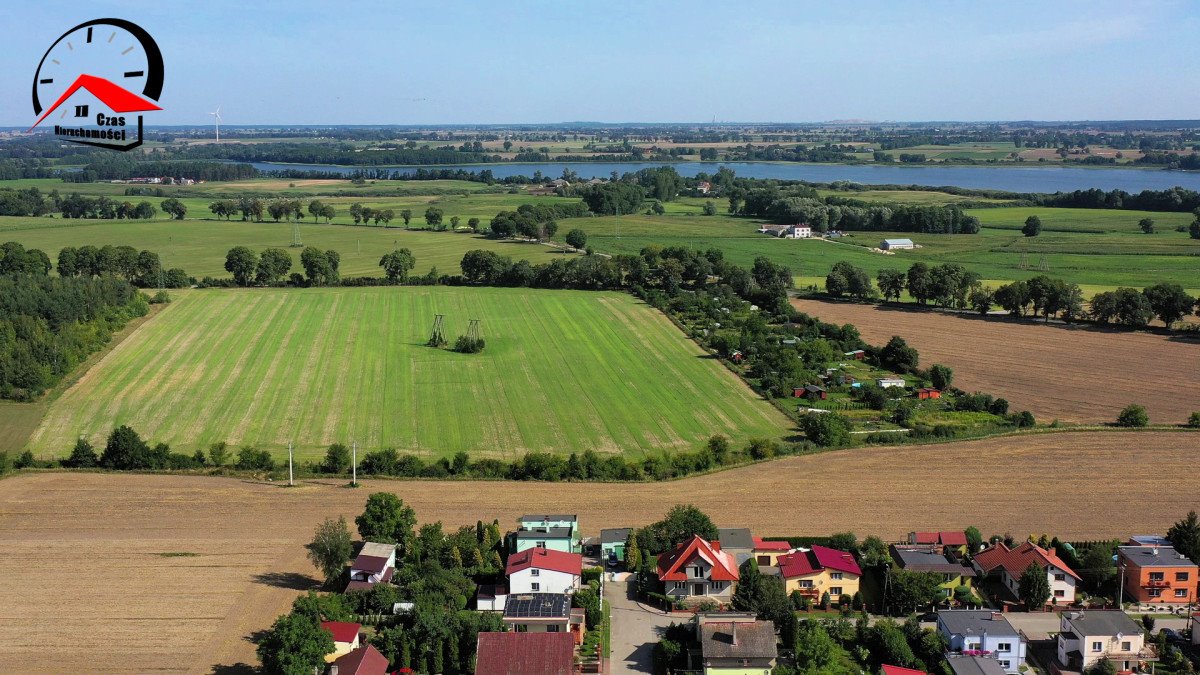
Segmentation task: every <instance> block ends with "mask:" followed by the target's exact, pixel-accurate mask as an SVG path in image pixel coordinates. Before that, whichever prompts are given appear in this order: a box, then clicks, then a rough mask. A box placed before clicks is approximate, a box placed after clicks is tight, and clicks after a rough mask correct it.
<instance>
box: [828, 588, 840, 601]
mask: <svg viewBox="0 0 1200 675" xmlns="http://www.w3.org/2000/svg"><path fill="white" fill-rule="evenodd" d="M841 594H842V587H841V586H830V587H829V595H830V596H832V597H833V599H834V600H835V601H836V600H837V596H839V595H841Z"/></svg>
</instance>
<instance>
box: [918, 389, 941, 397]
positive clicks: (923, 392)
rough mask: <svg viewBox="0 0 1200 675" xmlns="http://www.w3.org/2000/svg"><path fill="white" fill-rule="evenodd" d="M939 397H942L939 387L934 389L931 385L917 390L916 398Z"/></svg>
mask: <svg viewBox="0 0 1200 675" xmlns="http://www.w3.org/2000/svg"><path fill="white" fill-rule="evenodd" d="M941 397H942V392H941V390H940V389H934V388H933V387H921V388H920V389H918V390H917V398H920V399H926V398H941Z"/></svg>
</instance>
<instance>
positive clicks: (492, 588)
mask: <svg viewBox="0 0 1200 675" xmlns="http://www.w3.org/2000/svg"><path fill="white" fill-rule="evenodd" d="M501 595H508V584H480V585H479V592H478V593H477V594H476V596H475V597H477V598H483V599H487V600H493V599H495V598H496V597H498V596H501Z"/></svg>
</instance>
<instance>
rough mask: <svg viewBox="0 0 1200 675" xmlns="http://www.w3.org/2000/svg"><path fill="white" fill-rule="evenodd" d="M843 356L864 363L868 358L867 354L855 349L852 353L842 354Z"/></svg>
mask: <svg viewBox="0 0 1200 675" xmlns="http://www.w3.org/2000/svg"><path fill="white" fill-rule="evenodd" d="M842 356H844V357H846V358H848V359H854V360H855V361H862V360H863V359H865V358H867V353H866V352H865V351H863V350H861V349H855V350H854V351H852V352H845V353H844V354H842Z"/></svg>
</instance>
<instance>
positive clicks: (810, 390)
mask: <svg viewBox="0 0 1200 675" xmlns="http://www.w3.org/2000/svg"><path fill="white" fill-rule="evenodd" d="M792 396H793V397H795V398H801V397H804V398H807V399H809V400H819V401H824V400H825V399H826V398H827V397H828V396H829V395H828V394H827V393H826V392H825V388H824V387H818V386H817V385H815V384H806V385H804V386H803V387H796V388H795V389H794V390H793V391H792Z"/></svg>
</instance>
